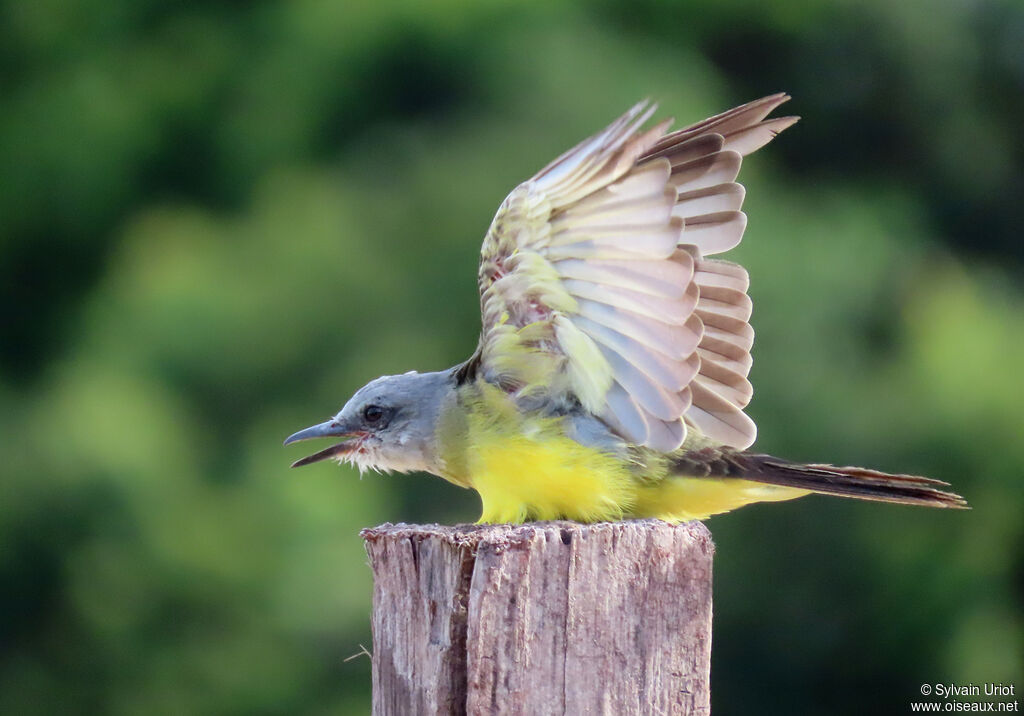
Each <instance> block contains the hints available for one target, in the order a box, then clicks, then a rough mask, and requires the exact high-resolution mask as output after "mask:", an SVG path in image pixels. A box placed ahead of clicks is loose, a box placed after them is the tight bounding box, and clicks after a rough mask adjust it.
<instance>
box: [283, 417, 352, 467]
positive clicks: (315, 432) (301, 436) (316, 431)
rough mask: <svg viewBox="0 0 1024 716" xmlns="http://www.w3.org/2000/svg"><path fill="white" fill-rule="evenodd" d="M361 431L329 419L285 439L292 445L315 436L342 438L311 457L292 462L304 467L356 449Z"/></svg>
mask: <svg viewBox="0 0 1024 716" xmlns="http://www.w3.org/2000/svg"><path fill="white" fill-rule="evenodd" d="M360 435H361V433H359V432H358V431H353V430H349V429H348V428H347V427H345V425H343V424H342V423H340V422H338V421H337V420H328V421H327V422H326V423H320V424H319V425H314V426H312V427H309V428H306V429H305V430H300V431H299V432H297V433H295V434H294V435H290V436H289V437H288V439H286V440H285V441H284V444H285V445H291V444H292V443H297V442H299V441H300V440H312V439H313V438H342V442H340V443H338V444H337V445H332V446H331V447H329V448H327V449H325V450H321V451H320V452H317V453H313V454H312V455H310V456H309V457H304V458H302V459H301V460H296V461H295V462H293V463H292V467H302V466H303V465H311V464H312V463H314V462H320V461H321V460H326V459H327V458H331V457H334V456H335V455H344V454H345V453H347V452H350V451H352V450H354V449H355V448H356V447H357V446H358V445H359V441H358V440H356V438H357V437H359V436H360Z"/></svg>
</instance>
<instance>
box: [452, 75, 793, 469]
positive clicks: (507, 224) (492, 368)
mask: <svg viewBox="0 0 1024 716" xmlns="http://www.w3.org/2000/svg"><path fill="white" fill-rule="evenodd" d="M787 99H789V97H788V96H786V95H784V94H777V95H773V96H771V97H765V98H764V99H761V100H757V101H755V102H751V103H749V104H745V105H743V106H741V107H737V108H735V109H733V110H730V111H728V112H725V113H723V114H720V115H717V116H715V117H712V118H710V119H707V120H704V121H703V122H700V123H698V124H695V125H693V126H691V127H687V128H685V129H681V130H678V131H675V132H671V133H668V131H667V130H668V125H669V122H668V121H666V122H662V123H660V124H657V125H655V126H654V127H652V128H650V129H647V130H643V129H642V125H643V124H644V123H645V122H646V121H647V120H648V119H649V118H650V117H651V115H652V114H653V112H654V107H652V106H649V105H648V104H647V103H641V104H638V105H636V106H635V107H633V108H632V109H631V110H630V111H629V112H627V113H626V114H625V115H623V116H622V117H620V118H619V119H618V120H616V121H615V122H613V123H612V124H611V125H609V126H608V127H607V128H606V129H605V130H604V131H602V132H600V133H598V134H596V135H594V136H593V137H591V138H589V139H587V140H585V141H584V142H582V143H581V144H579V145H578V146H576V147H575V148H573V149H571V150H569V151H568V152H566V153H565V154H563V155H562V156H561V157H559V158H558V159H556V160H555V161H554V162H552V163H551V164H549V165H548V166H547V167H545V168H544V169H542V170H541V171H540V172H539V173H537V175H536V176H534V177H533V178H532V179H530V180H528V181H526V182H524V183H523V184H521V185H519V186H518V187H516V189H515V190H513V192H512V193H511V194H509V196H508V197H507V198H506V199H505V201H504V202H503V203H502V205H501V207H500V208H499V209H498V213H497V215H496V216H495V217H494V221H493V222H492V224H491V227H490V229H489V230H488V232H487V236H486V237H485V239H484V243H483V248H482V251H481V257H480V271H479V284H480V304H481V311H482V314H483V330H482V334H481V339H480V344H479V346H478V348H477V352H476V354H474V357H473V358H471V359H470V361H468V362H467V363H466V364H465V365H464V368H463V371H464V372H465V371H470V370H472V371H474V372H476V373H478V374H480V375H482V376H483V377H484V378H485V379H486V380H488V381H490V382H492V383H495V384H497V385H499V386H501V387H502V388H503V389H505V390H507V391H508V392H510V393H512V394H513V395H515V396H516V398H517V399H519V400H522V401H539V402H540V403H541V404H552V405H554V406H570V405H572V404H574V403H575V402H578V403H580V404H581V405H582V406H583V407H585V408H586V409H587V410H589V411H591V412H593V413H594V414H596V415H598V416H599V417H600V418H601V419H602V420H604V421H605V422H606V423H607V424H608V425H609V426H610V427H611V428H612V429H613V430H614V431H615V432H616V433H618V434H619V435H621V436H622V437H623V438H625V439H626V440H628V441H630V442H632V443H635V444H637V445H645V446H648V447H651V448H653V449H656V450H660V451H664V452H668V451H671V450H674V449H676V448H678V447H679V446H680V445H681V444H682V442H683V440H684V439H685V437H686V432H687V426H689V427H690V428H691V429H696V430H698V431H699V432H700V433H701V434H703V435H705V436H707V437H709V438H711V439H713V440H715V441H717V442H720V443H724V444H726V445H731V446H734V447H738V448H745V447H747V446H749V445H750V444H751V443H752V442H753V441H754V437H755V434H756V428H755V426H754V424H753V422H752V421H751V420H750V419H749V418H748V417H747V416H746V414H744V412H743V408H744V407H745V406H746V405H747V403H748V402H749V401H750V397H751V395H752V393H753V391H752V389H751V386H750V383H749V382H748V381H747V373H748V372H749V370H750V363H751V360H750V347H751V344H752V342H753V331H752V330H751V328H750V325H749V323H748V322H747V321H748V319H749V317H750V308H751V304H750V299H749V298H748V297H747V293H746V290H747V283H748V282H747V274H746V271H744V270H743V268H741V267H740V266H737V265H735V264H732V263H728V262H724V261H717V260H713V259H708V258H705V257H706V256H708V255H710V254H715V253H720V252H723V251H726V250H728V249H730V248H732V247H734V246H736V244H738V243H739V241H740V239H741V237H742V235H743V230H744V228H745V226H746V216H745V215H744V214H743V213H742V212H741V211H740V206H741V204H742V203H743V195H744V190H743V187H742V186H740V185H739V184H737V183H735V179H736V176H737V174H738V172H739V168H740V162H741V157H742V156H743V155H744V154H748V153H750V152H752V151H754V150H756V149H758V148H760V147H762V146H764V145H765V144H767V143H768V142H769V141H770V140H771V139H772V138H773V137H774V136H775V135H776V134H777V133H778V132H780V131H782V130H783V129H785V128H786V127H788V126H790V125H791V124H793V123H794V122H795V121H796V119H797V118H796V117H782V118H778V119H772V120H765V117H766V116H767V115H768V114H769V113H770V112H771V111H772V110H773V109H775V107H777V106H778V105H780V104H782V103H783V102H785V101H786V100H787Z"/></svg>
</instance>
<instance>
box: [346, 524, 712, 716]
mask: <svg viewBox="0 0 1024 716" xmlns="http://www.w3.org/2000/svg"><path fill="white" fill-rule="evenodd" d="M362 536H363V538H364V539H365V540H366V550H367V552H368V553H369V556H370V566H371V567H372V568H373V574H374V589H373V713H374V714H376V715H378V716H385V715H388V716H390V715H392V714H396V715H404V714H626V713H629V714H634V713H635V714H640V713H643V714H706V713H708V712H709V711H710V705H709V703H710V689H709V674H710V662H711V562H712V554H713V552H714V546H713V544H712V542H711V535H710V533H709V532H708V531H707V528H705V527H704V525H702V524H700V523H697V522H692V523H687V524H683V525H670V524H667V523H665V522H660V521H658V520H637V521H631V522H613V523H601V524H595V525H582V524H577V523H574V522H539V523H532V524H526V525H460V526H457V527H441V526H437V525H426V526H417V525H403V524H400V525H390V524H386V525H382V526H380V527H376V528H373V529H367V530H363V532H362Z"/></svg>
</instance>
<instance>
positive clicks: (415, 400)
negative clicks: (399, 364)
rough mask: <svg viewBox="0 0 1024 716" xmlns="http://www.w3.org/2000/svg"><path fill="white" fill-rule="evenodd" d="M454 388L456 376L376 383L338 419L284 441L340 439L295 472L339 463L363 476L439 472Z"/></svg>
mask: <svg viewBox="0 0 1024 716" xmlns="http://www.w3.org/2000/svg"><path fill="white" fill-rule="evenodd" d="M454 389H455V382H454V378H453V376H452V373H451V371H444V372H440V373H416V372H409V373H406V374H404V375H386V376H383V377H381V378H377V379H376V380H372V381H370V382H369V383H367V384H366V385H364V386H363V387H362V388H360V389H359V390H358V391H356V394H355V395H353V396H352V398H351V399H349V401H348V402H347V403H345V407H344V408H342V409H341V412H339V413H338V414H337V415H335V416H334V417H333V418H331V419H330V420H328V421H326V422H324V423H320V424H319V425H314V426H312V427H310V428H306V429H305V430H300V431H299V432H297V433H295V434H294V435H292V436H291V437H289V438H288V439H287V440H285V441H284V444H285V445H288V444H290V443H294V442H298V441H300V440H310V439H312V438H327V437H333V438H341V442H339V443H337V444H335V445H332V446H331V447H329V448H327V449H326V450H321V451H320V452H318V453H315V454H313V455H310V456H309V457H305V458H302V459H301V460H298V461H296V462H295V463H294V464H293V465H292V467H300V466H302V465H309V464H310V463H314V462H319V461H321V460H326V459H328V458H335V459H336V460H337V461H338V462H339V463H341V462H348V463H351V464H353V465H356V466H358V467H359V469H360V471H362V470H366V469H370V470H378V471H382V472H390V471H396V472H409V471H412V470H424V471H426V472H433V473H437V472H438V470H439V469H440V465H439V459H438V456H437V439H436V435H435V431H436V428H437V423H438V416H439V415H440V412H441V408H442V406H443V404H444V402H445V399H446V398H448V397H450V396H454Z"/></svg>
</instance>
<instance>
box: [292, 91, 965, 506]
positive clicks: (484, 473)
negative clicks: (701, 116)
mask: <svg viewBox="0 0 1024 716" xmlns="http://www.w3.org/2000/svg"><path fill="white" fill-rule="evenodd" d="M788 99H789V97H788V96H786V95H785V94H776V95H772V96H771V97H765V98H764V99H760V100H757V101H755V102H751V103H749V104H745V105H743V106H741V107H737V108H735V109H732V110H730V111H728V112H725V113H723V114H720V115H717V116H715V117H712V118H710V119H706V120H704V121H703V122H699V123H697V124H694V125H693V126H691V127H687V128H685V129H680V130H677V131H674V132H669V131H668V128H669V121H664V122H661V123H659V124H656V125H654V126H653V127H650V128H649V129H643V125H644V124H645V123H646V122H647V121H648V119H650V117H651V115H652V114H653V112H654V109H655V108H654V107H652V106H650V105H648V104H647V103H641V104H638V105H637V106H635V107H633V109H631V110H630V111H629V112H627V113H626V114H625V115H623V116H622V117H620V118H619V119H618V120H616V121H615V122H613V123H612V124H611V125H609V126H608V128H607V129H605V130H604V131H602V132H599V133H598V134H596V135H594V136H593V137H591V138H589V139H587V140H586V141H584V142H582V143H581V144H579V145H578V146H576V147H575V148H573V149H571V150H569V151H568V152H566V153H565V154H563V155H562V156H560V157H559V158H557V159H556V160H555V161H553V162H551V164H549V165H548V166H546V167H545V168H544V169H542V170H541V171H540V172H538V173H537V174H536V176H534V177H533V178H532V179H530V180H528V181H526V182H524V183H522V184H520V185H519V186H517V187H516V188H515V189H514V190H513V191H512V193H511V194H509V196H508V198H506V199H505V201H504V202H503V203H502V205H501V207H500V208H499V209H498V213H497V215H496V216H495V217H494V221H493V222H492V223H491V227H490V229H489V230H488V231H487V235H486V236H485V237H484V242H483V249H482V252H481V256H480V270H479V276H478V278H479V284H480V308H481V312H482V314H483V328H482V331H481V336H480V341H479V344H478V345H477V349H476V352H475V353H474V354H473V356H472V357H471V358H470V359H469V360H467V361H466V362H465V363H462V364H461V365H457V366H455V367H454V368H450V369H448V370H444V371H440V372H436V373H415V372H412V373H406V374H404V375H394V376H385V377H382V378H377V379H376V380H374V381H371V382H370V383H368V384H367V385H366V386H364V387H363V388H361V389H360V390H359V391H358V392H357V393H356V394H355V395H354V396H353V397H352V398H351V400H349V401H348V403H346V404H345V407H344V408H342V409H341V412H339V413H338V414H337V415H336V416H334V417H333V418H332V419H330V420H328V421H327V422H324V423H322V424H320V425H315V426H313V427H311V428H307V429H306V430H302V431H300V432H297V433H295V434H294V435H292V436H291V437H289V438H288V439H287V440H286V441H285V444H288V443H292V442H296V441H299V440H307V439H310V438H326V437H331V438H335V439H338V438H340V442H338V443H337V444H335V445H333V446H332V447H329V448H327V449H326V450H322V451H320V452H318V453H316V454H315V455H311V456H309V457H307V458H304V459H302V460H299V461H298V462H296V463H295V466H299V465H307V464H309V463H312V462H317V461H319V460H324V459H327V458H335V459H337V460H338V461H339V462H341V461H347V462H350V463H352V464H354V465H357V466H359V468H360V469H365V468H369V469H375V470H382V471H392V470H397V471H402V472H406V471H411V470H422V471H425V472H430V473H433V474H435V475H439V476H440V477H443V478H444V479H446V480H448V481H450V482H453V483H455V484H456V485H460V486H462V487H471V488H473V489H474V490H476V491H477V492H479V493H480V499H481V501H482V503H483V514H482V515H481V517H480V520H481V521H482V522H522V521H524V520H530V519H542V520H543V519H556V518H565V519H571V520H580V521H587V522H589V521H598V520H615V519H622V518H627V517H659V518H662V519H666V520H689V519H704V518H706V517H708V516H709V515H713V514H716V513H719V512H726V511H728V510H732V509H735V508H737V507H740V506H742V505H746V504H749V503H751V502H765V501H769V502H770V501H777V500H789V499H792V498H794V497H800V496H802V495H806V494H808V493H809V492H819V493H827V494H831V495H842V496H844V497H856V498H861V499H867V500H881V501H885V502H901V503H907V504H915V505H927V506H931V507H966V502H965V501H964V500H963V499H962V498H961V497H959V496H958V495H955V494H952V493H950V492H946V491H943V490H942V489H941V488H942V487H943V486H945V485H946V484H947V483H944V482H939V481H937V480H931V479H928V478H925V477H916V476H911V475H889V474H886V473H882V472H876V471H874V470H868V469H864V468H858V467H833V466H830V465H805V464H799V463H793V462H789V461H786V460H782V459H779V458H775V457H771V456H769V455H763V454H758V453H755V452H748V450H747V448H749V447H750V446H751V444H752V443H753V442H754V437H755V434H756V428H755V426H754V423H753V421H752V420H751V419H750V418H749V417H747V415H746V414H745V413H744V412H743V409H744V407H745V406H746V405H747V403H748V402H749V401H750V398H751V396H752V394H753V390H752V389H751V386H750V383H749V382H748V381H747V374H748V372H749V371H750V363H751V359H750V347H751V343H752V341H753V337H754V333H753V331H752V330H751V327H750V324H749V323H748V319H749V318H750V310H751V303H750V298H749V297H748V296H747V285H748V279H747V272H746V271H745V270H744V269H743V267H741V266H738V265H737V264H734V263H730V262H728V261H722V260H719V259H714V258H709V257H710V256H713V255H715V254H720V253H722V252H724V251H728V250H729V249H731V248H733V247H734V246H736V245H737V244H738V243H739V241H740V238H741V237H742V235H743V230H744V228H745V227H746V223H747V217H746V215H745V214H743V212H741V211H740V205H741V204H742V203H743V196H744V189H743V187H742V186H741V185H739V184H737V183H736V176H737V174H738V172H739V169H740V162H741V159H742V157H743V156H744V155H746V154H749V153H751V152H753V151H755V150H757V149H759V148H760V147H762V146H764V145H765V144H767V143H768V142H769V141H771V140H772V138H773V137H775V135H777V134H778V133H779V132H781V131H782V130H784V129H786V128H787V127H789V126H790V125H792V124H793V123H794V122H796V121H797V119H798V118H797V117H780V118H776V119H766V117H767V116H768V115H769V114H770V113H771V112H772V110H774V109H775V108H776V107H778V106H779V105H780V104H782V103H783V102H785V101H786V100H788Z"/></svg>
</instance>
